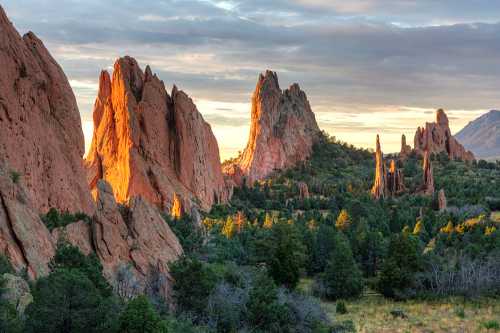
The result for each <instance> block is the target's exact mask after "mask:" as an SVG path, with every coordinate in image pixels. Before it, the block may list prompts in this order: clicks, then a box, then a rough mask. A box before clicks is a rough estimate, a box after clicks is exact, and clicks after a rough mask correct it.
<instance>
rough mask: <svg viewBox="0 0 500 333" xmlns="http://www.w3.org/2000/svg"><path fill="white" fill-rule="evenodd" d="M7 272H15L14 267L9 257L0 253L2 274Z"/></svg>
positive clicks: (0, 270) (0, 272)
mask: <svg viewBox="0 0 500 333" xmlns="http://www.w3.org/2000/svg"><path fill="white" fill-rule="evenodd" d="M5 273H10V274H13V273H14V268H13V267H12V265H11V264H10V261H9V259H7V257H5V256H3V255H0V276H1V275H3V274H5Z"/></svg>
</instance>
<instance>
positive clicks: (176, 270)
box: [170, 256, 217, 319]
mask: <svg viewBox="0 0 500 333" xmlns="http://www.w3.org/2000/svg"><path fill="white" fill-rule="evenodd" d="M170 274H171V275H172V278H173V279H174V285H173V296H174V299H175V301H176V304H177V310H178V311H179V312H190V313H192V314H193V315H195V316H196V317H197V318H198V319H200V318H201V317H202V316H203V313H204V311H205V309H206V307H207V301H208V296H209V295H210V294H211V292H212V290H213V289H214V287H215V285H216V283H217V276H216V274H215V272H214V271H213V270H212V268H211V267H210V266H208V265H207V264H205V263H203V262H201V261H200V260H198V259H197V258H191V257H186V256H184V257H182V258H180V259H179V260H177V261H176V262H174V263H173V264H171V265H170Z"/></svg>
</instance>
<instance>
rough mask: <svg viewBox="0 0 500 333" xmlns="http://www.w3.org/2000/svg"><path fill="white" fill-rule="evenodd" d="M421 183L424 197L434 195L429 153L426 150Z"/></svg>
mask: <svg viewBox="0 0 500 333" xmlns="http://www.w3.org/2000/svg"><path fill="white" fill-rule="evenodd" d="M422 168H423V181H422V189H421V192H422V193H423V194H424V195H433V194H434V176H433V174H432V164H431V160H430V153H429V151H428V150H426V151H425V152H424V162H423V166H422Z"/></svg>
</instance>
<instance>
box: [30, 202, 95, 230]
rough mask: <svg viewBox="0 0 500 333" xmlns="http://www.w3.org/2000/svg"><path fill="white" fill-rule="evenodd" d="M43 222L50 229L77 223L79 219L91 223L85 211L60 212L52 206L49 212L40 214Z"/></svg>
mask: <svg viewBox="0 0 500 333" xmlns="http://www.w3.org/2000/svg"><path fill="white" fill-rule="evenodd" d="M40 218H41V219H42V222H43V223H44V224H45V226H46V227H47V229H49V230H50V231H52V230H54V229H55V228H60V227H65V226H67V225H68V224H71V223H75V222H78V221H85V222H87V223H90V220H91V219H90V217H89V216H87V215H85V214H84V213H76V214H70V213H68V212H63V213H59V211H58V210H57V209H55V208H51V209H50V210H49V211H48V212H47V214H45V215H42V216H40Z"/></svg>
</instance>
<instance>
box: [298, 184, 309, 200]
mask: <svg viewBox="0 0 500 333" xmlns="http://www.w3.org/2000/svg"><path fill="white" fill-rule="evenodd" d="M297 187H298V188H299V197H300V198H301V199H302V200H304V199H309V197H310V194H309V187H308V186H307V183H305V182H298V183H297Z"/></svg>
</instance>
